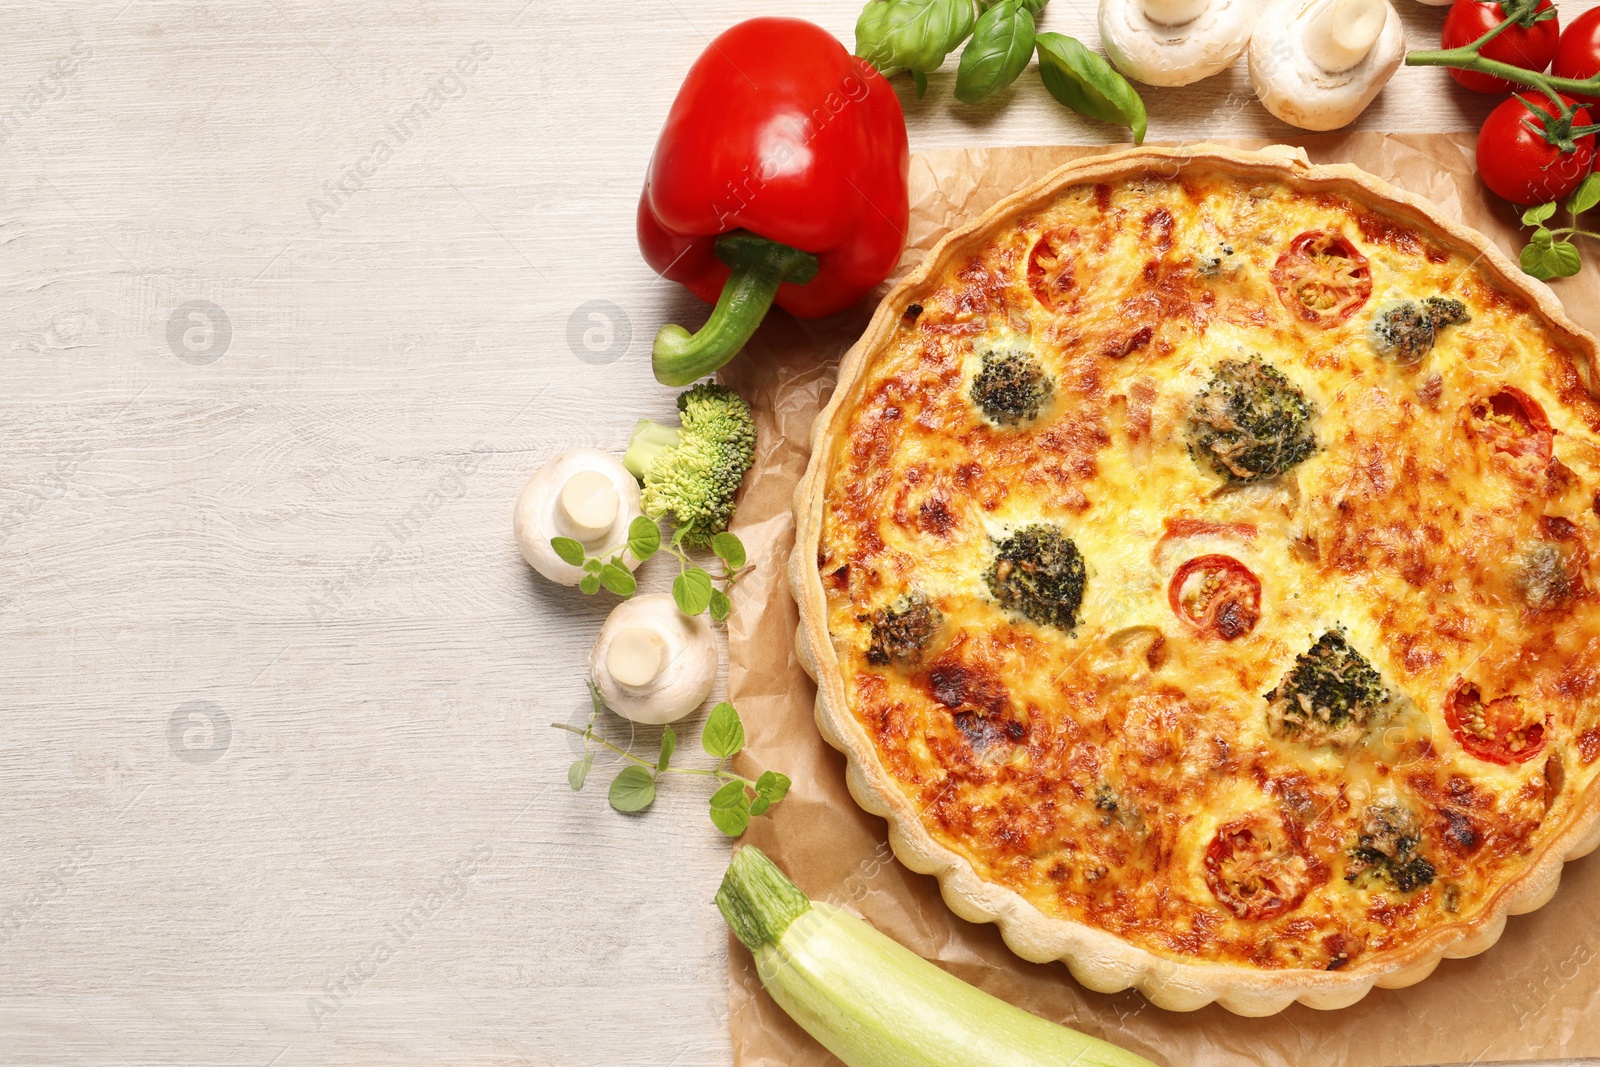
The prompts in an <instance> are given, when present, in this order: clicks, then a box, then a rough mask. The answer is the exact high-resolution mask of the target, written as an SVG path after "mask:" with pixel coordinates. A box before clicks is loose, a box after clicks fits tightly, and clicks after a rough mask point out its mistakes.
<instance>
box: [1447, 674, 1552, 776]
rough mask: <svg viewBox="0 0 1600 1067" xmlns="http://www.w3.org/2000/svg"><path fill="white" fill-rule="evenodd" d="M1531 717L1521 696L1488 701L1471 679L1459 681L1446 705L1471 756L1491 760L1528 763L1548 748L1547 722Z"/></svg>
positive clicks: (1452, 729)
mask: <svg viewBox="0 0 1600 1067" xmlns="http://www.w3.org/2000/svg"><path fill="white" fill-rule="evenodd" d="M1530 718H1531V715H1530V709H1528V708H1527V707H1526V706H1525V705H1524V704H1523V701H1522V698H1521V697H1517V696H1503V697H1497V698H1495V699H1494V700H1491V701H1489V702H1488V703H1487V704H1485V703H1484V702H1483V697H1482V696H1481V695H1480V694H1479V693H1478V687H1477V686H1475V685H1473V684H1472V683H1471V682H1457V683H1456V688H1455V690H1454V691H1453V692H1452V693H1451V694H1450V696H1449V699H1447V700H1446V701H1445V704H1444V721H1445V723H1446V725H1448V726H1449V727H1450V732H1451V733H1452V734H1454V735H1455V739H1456V741H1458V742H1459V743H1460V745H1461V747H1462V748H1464V749H1466V750H1467V754H1468V755H1470V756H1476V757H1477V758H1478V759H1481V760H1485V761H1487V762H1489V763H1499V764H1502V765H1505V764H1513V763H1526V762H1528V761H1529V760H1531V759H1533V757H1535V756H1537V755H1538V754H1539V753H1540V752H1542V751H1544V744H1545V728H1544V721H1543V720H1542V719H1538V720H1534V721H1530Z"/></svg>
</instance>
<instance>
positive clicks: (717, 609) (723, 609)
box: [710, 589, 733, 622]
mask: <svg viewBox="0 0 1600 1067" xmlns="http://www.w3.org/2000/svg"><path fill="white" fill-rule="evenodd" d="M710 608H711V620H712V621H713V622H727V621H728V616H729V615H730V614H731V613H732V612H733V601H731V600H729V599H728V594H727V593H724V592H723V591H722V590H720V589H713V590H711V604H710Z"/></svg>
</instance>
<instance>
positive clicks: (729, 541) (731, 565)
mask: <svg viewBox="0 0 1600 1067" xmlns="http://www.w3.org/2000/svg"><path fill="white" fill-rule="evenodd" d="M711 551H713V552H715V553H716V554H717V558H718V559H720V560H721V561H722V562H724V563H726V564H727V565H728V569H729V570H732V571H736V570H738V569H739V568H740V567H743V566H744V564H745V554H744V542H743V541H741V540H739V538H738V537H736V536H735V535H733V534H731V533H726V532H724V533H719V534H717V536H715V537H713V538H712V539H711Z"/></svg>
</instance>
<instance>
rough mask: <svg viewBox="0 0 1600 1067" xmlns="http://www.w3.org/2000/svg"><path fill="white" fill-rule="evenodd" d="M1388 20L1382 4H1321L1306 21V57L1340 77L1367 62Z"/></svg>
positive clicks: (1353, 0) (1376, 0)
mask: <svg viewBox="0 0 1600 1067" xmlns="http://www.w3.org/2000/svg"><path fill="white" fill-rule="evenodd" d="M1388 17H1389V12H1388V8H1387V7H1386V6H1385V4H1384V0H1322V2H1321V3H1320V4H1318V5H1317V6H1316V7H1314V8H1312V9H1311V11H1310V13H1309V14H1308V16H1307V18H1306V29H1305V37H1304V41H1305V48H1306V55H1308V56H1310V57H1311V61H1312V62H1313V63H1315V64H1316V65H1317V66H1319V67H1321V68H1322V69H1323V70H1325V71H1327V72H1328V73H1329V74H1342V73H1343V72H1345V71H1347V70H1349V69H1351V68H1352V67H1354V66H1355V65H1356V64H1358V63H1360V62H1361V61H1362V60H1363V59H1366V58H1367V53H1369V52H1371V51H1372V46H1373V45H1374V44H1376V43H1377V41H1378V35H1379V34H1380V33H1382V32H1383V24H1384V21H1385V20H1386V19H1387V18H1388Z"/></svg>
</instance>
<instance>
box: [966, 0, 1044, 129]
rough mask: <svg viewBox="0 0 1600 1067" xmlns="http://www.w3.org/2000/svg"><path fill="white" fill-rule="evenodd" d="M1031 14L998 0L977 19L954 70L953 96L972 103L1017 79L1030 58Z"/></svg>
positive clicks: (1016, 2)
mask: <svg viewBox="0 0 1600 1067" xmlns="http://www.w3.org/2000/svg"><path fill="white" fill-rule="evenodd" d="M1033 39H1034V26H1033V14H1032V13H1031V12H1029V11H1028V9H1027V8H1026V7H1023V6H1022V4H1021V3H1020V2H1019V0H1000V2H999V3H997V4H995V5H994V6H993V7H991V8H990V9H989V10H987V11H985V12H984V13H983V16H982V17H981V18H979V19H978V26H977V29H975V30H974V31H973V33H972V40H970V41H968V42H967V47H966V49H965V50H963V51H962V53H961V66H960V67H959V68H958V69H957V70H956V99H957V100H959V101H961V102H962V103H963V104H976V103H978V102H979V101H980V100H984V99H987V98H988V97H990V96H992V95H993V94H995V93H997V92H999V91H1000V90H1001V89H1004V88H1005V87H1006V86H1008V85H1010V84H1011V83H1012V82H1014V81H1016V80H1017V77H1018V75H1020V74H1021V73H1022V72H1023V71H1024V70H1025V69H1027V66H1028V61H1029V60H1030V59H1032V58H1033Z"/></svg>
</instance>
